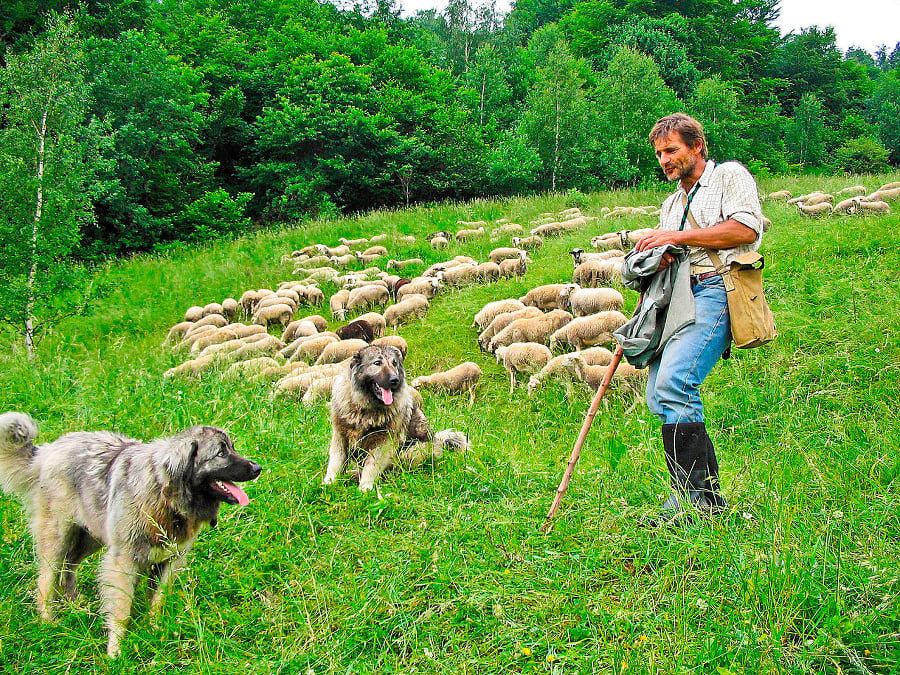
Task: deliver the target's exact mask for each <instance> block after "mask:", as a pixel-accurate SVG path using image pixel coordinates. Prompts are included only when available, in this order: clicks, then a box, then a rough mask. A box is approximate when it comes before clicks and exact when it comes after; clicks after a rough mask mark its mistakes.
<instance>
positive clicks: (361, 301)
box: [347, 285, 391, 312]
mask: <svg viewBox="0 0 900 675" xmlns="http://www.w3.org/2000/svg"><path fill="white" fill-rule="evenodd" d="M390 299H391V293H390V291H388V289H387V288H386V287H385V286H380V285H366V286H360V287H359V288H354V289H353V290H352V291H350V297H349V298H348V299H347V311H348V312H350V311H353V310H356V309H364V308H366V307H375V306H379V305H380V306H383V305H385V304H386V303H387V302H389V301H390Z"/></svg>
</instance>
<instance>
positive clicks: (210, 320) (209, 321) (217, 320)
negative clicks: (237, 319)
mask: <svg viewBox="0 0 900 675" xmlns="http://www.w3.org/2000/svg"><path fill="white" fill-rule="evenodd" d="M227 323H228V319H226V318H225V317H224V316H222V315H221V314H207V315H206V316H204V317H202V318H200V319H197V320H196V321H195V322H194V325H193V327H191V328H189V329H188V330H186V331H185V333H184V336H185V337H188V336H189V335H190V334H191V333H193V332H194V331H196V330H197V329H198V328H203V326H213V327H215V328H222V326H225V325H226V324H227Z"/></svg>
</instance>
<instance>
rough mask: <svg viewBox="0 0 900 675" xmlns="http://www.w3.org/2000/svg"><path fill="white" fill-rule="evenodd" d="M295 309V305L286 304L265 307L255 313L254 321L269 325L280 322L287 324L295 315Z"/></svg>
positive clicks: (283, 324)
mask: <svg viewBox="0 0 900 675" xmlns="http://www.w3.org/2000/svg"><path fill="white" fill-rule="evenodd" d="M294 311H295V310H294V308H293V307H291V306H290V305H285V304H279V305H270V306H268V307H263V308H261V309H258V310H256V312H254V313H253V323H256V324H259V325H261V326H268V325H269V324H271V323H280V324H281V325H282V326H287V324H288V323H290V321H291V319H292V318H293V317H294Z"/></svg>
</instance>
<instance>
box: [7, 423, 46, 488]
mask: <svg viewBox="0 0 900 675" xmlns="http://www.w3.org/2000/svg"><path fill="white" fill-rule="evenodd" d="M37 433H38V426H37V422H35V421H34V420H33V419H32V418H31V416H30V415H26V414H25V413H20V412H7V413H3V414H2V415H0V489H2V490H3V491H4V492H6V493H7V494H11V495H16V496H18V497H20V498H22V497H25V496H26V495H27V494H28V493H29V492H30V490H31V487H32V486H33V484H34V481H35V479H36V478H37V465H36V463H35V462H33V461H32V460H33V459H34V444H33V443H34V439H35V438H37Z"/></svg>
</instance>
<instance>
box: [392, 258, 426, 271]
mask: <svg viewBox="0 0 900 675" xmlns="http://www.w3.org/2000/svg"><path fill="white" fill-rule="evenodd" d="M424 264H425V261H424V260H422V259H421V258H409V259H407V260H388V261H387V268H388V269H389V270H391V269H400V270H404V269H406V268H407V267H411V266H413V265H424Z"/></svg>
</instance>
